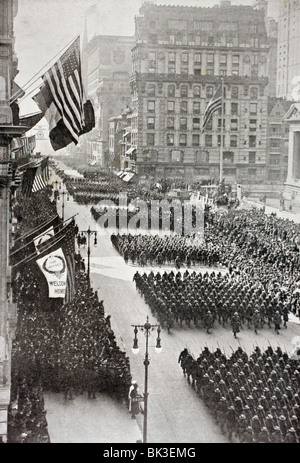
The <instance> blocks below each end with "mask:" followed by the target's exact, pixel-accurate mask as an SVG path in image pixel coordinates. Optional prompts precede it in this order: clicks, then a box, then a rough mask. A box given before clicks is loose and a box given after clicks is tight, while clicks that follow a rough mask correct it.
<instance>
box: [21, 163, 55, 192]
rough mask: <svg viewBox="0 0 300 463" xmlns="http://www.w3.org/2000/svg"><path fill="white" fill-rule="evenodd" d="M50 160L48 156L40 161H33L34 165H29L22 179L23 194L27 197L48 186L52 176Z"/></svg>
mask: <svg viewBox="0 0 300 463" xmlns="http://www.w3.org/2000/svg"><path fill="white" fill-rule="evenodd" d="M48 160H49V158H48V157H46V158H44V159H42V160H41V161H39V163H36V162H35V161H33V163H32V165H31V166H29V167H27V169H26V171H25V173H24V175H23V181H22V194H23V195H24V196H25V197H27V198H29V197H30V196H31V194H32V193H36V192H37V191H39V190H41V189H42V188H45V187H46V186H47V182H48V180H49V178H50V171H49V164H48Z"/></svg>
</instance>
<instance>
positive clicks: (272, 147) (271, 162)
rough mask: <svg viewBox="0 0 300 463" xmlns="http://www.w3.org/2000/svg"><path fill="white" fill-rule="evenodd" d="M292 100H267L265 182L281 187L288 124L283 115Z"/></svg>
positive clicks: (287, 141)
mask: <svg viewBox="0 0 300 463" xmlns="http://www.w3.org/2000/svg"><path fill="white" fill-rule="evenodd" d="M291 104H292V102H291V101H287V100H285V99H283V98H269V100H268V130H267V178H266V180H267V182H266V183H271V184H273V185H276V184H277V186H278V188H279V189H282V188H283V185H284V182H285V181H286V177H287V170H288V144H289V124H288V123H287V122H285V121H284V116H285V115H286V113H287V111H288V110H289V108H290V106H291Z"/></svg>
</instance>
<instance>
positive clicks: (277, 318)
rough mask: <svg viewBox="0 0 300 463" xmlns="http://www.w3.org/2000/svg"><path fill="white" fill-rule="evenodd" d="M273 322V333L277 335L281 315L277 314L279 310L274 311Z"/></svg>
mask: <svg viewBox="0 0 300 463" xmlns="http://www.w3.org/2000/svg"><path fill="white" fill-rule="evenodd" d="M273 321H274V324H275V331H276V333H277V334H279V330H280V325H281V315H280V313H279V310H276V312H275V315H274V319H273Z"/></svg>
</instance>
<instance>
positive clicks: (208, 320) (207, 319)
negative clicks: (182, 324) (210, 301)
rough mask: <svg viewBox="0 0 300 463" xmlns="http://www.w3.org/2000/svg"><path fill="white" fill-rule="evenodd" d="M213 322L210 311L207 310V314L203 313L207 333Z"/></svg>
mask: <svg viewBox="0 0 300 463" xmlns="http://www.w3.org/2000/svg"><path fill="white" fill-rule="evenodd" d="M213 323H214V317H213V315H212V313H211V312H210V310H209V311H208V312H207V314H206V315H205V317H204V326H205V328H206V332H207V334H210V331H209V330H211V329H212V327H213Z"/></svg>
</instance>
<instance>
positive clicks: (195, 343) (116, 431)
mask: <svg viewBox="0 0 300 463" xmlns="http://www.w3.org/2000/svg"><path fill="white" fill-rule="evenodd" d="M89 210H90V207H89V206H78V205H77V204H75V203H73V202H72V201H70V202H67V203H66V205H65V218H67V217H68V216H71V215H73V214H75V213H78V214H79V215H78V216H77V217H76V221H77V224H78V226H79V229H80V230H86V229H87V227H88V226H89V225H90V226H91V229H92V230H96V229H97V224H96V223H95V222H94V220H93V219H92V218H91V215H90V211H89ZM98 231H99V235H98V246H97V247H93V246H92V249H91V282H92V286H93V288H94V289H95V290H98V294H99V298H100V299H103V300H104V307H105V311H106V313H107V314H111V316H112V319H111V322H112V328H113V330H114V332H115V335H116V337H117V341H118V344H119V345H120V347H121V348H123V349H124V350H126V352H127V355H128V356H129V358H130V365H131V372H132V376H133V379H136V380H137V382H138V384H139V390H140V392H141V393H142V392H143V387H144V365H143V360H144V353H145V339H144V337H143V333H139V335H138V338H139V347H140V353H139V354H138V355H134V354H132V351H131V348H132V344H133V337H134V333H133V328H132V327H131V325H132V324H143V323H145V322H146V317H147V316H149V320H150V322H151V323H157V321H156V319H155V318H154V317H153V316H152V315H151V312H150V310H149V308H148V306H147V305H146V304H145V303H144V301H143V299H142V297H141V296H140V295H139V294H138V293H137V291H136V289H135V284H134V283H133V281H132V277H133V274H134V273H135V271H136V270H137V267H135V266H130V265H126V264H125V263H124V261H123V259H122V258H121V257H120V256H119V254H118V253H117V252H116V251H115V250H114V248H113V247H112V245H111V243H110V237H109V235H108V233H107V232H106V231H105V230H100V229H99V230H98ZM85 253H86V250H82V255H83V256H84V257H86V254H85ZM160 270H162V271H163V270H164V267H162V268H161V269H160ZM168 270H170V267H168ZM199 270H200V269H197V271H199ZM144 271H146V272H148V271H150V269H147V268H145V269H144ZM299 333H300V325H299V321H298V320H297V319H295V318H294V319H293V320H291V321H290V322H289V324H288V328H287V329H286V330H281V332H280V335H277V334H276V333H275V332H274V331H273V330H270V329H265V330H262V331H259V333H258V335H255V334H254V332H253V331H251V330H247V329H243V330H242V331H241V333H240V335H239V337H238V339H234V337H233V335H232V332H231V331H230V329H229V328H226V329H224V328H222V327H219V326H218V325H217V327H216V328H215V329H214V330H213V332H212V334H210V335H208V334H206V333H205V332H204V331H203V330H199V329H195V328H190V329H189V328H185V327H183V328H182V329H173V331H172V332H171V334H167V332H166V330H162V333H161V338H162V342H161V345H162V349H163V350H162V352H161V353H160V354H156V352H155V349H154V347H155V342H156V331H153V333H152V334H151V338H150V342H149V346H150V349H149V350H150V366H149V410H148V442H150V443H203V442H205V443H219V442H226V439H225V438H224V436H223V435H222V433H221V432H220V430H219V427H218V426H217V425H216V424H215V422H214V420H213V419H212V418H211V415H210V414H209V412H208V410H207V408H206V407H205V406H204V405H203V403H202V401H201V400H200V399H199V398H198V396H197V395H196V393H195V391H194V390H193V389H192V388H191V386H190V385H189V384H187V381H186V379H185V378H184V377H183V374H182V371H181V368H180V366H179V364H178V363H177V359H178V355H179V353H180V351H181V350H182V349H183V348H184V347H188V348H189V349H190V351H191V353H192V354H193V355H195V356H198V354H199V353H200V351H201V349H202V348H203V347H204V346H208V347H209V348H210V349H212V350H214V349H216V348H217V347H218V346H219V347H220V348H221V349H222V350H223V351H224V352H225V353H226V354H227V355H230V354H231V352H232V350H235V349H236V348H237V347H238V346H239V345H241V347H242V348H244V349H245V350H246V351H248V352H252V350H253V349H254V347H255V346H256V345H257V344H258V345H259V346H261V347H262V348H266V347H267V346H268V345H269V344H271V345H272V346H273V347H274V346H277V345H280V346H281V347H282V348H283V349H284V350H287V351H288V352H291V351H292V349H293V345H292V339H293V338H294V337H295V336H299ZM46 408H47V409H48V422H49V432H50V438H51V440H52V441H53V442H54V441H56V442H67V441H69V442H70V441H72V442H90V441H94V442H118V441H119V442H135V441H136V440H137V439H139V438H140V435H139V433H140V434H141V432H142V425H143V423H142V420H143V416H142V415H139V416H138V417H137V422H136V421H134V420H131V418H130V415H129V414H128V412H127V411H126V410H124V407H120V406H119V405H118V404H115V403H112V401H111V399H110V398H109V397H106V396H101V397H99V398H97V400H96V401H95V402H92V403H91V402H90V401H88V399H85V398H84V397H83V396H80V397H79V398H76V399H75V401H72V404H69V403H67V404H66V403H64V401H63V400H62V398H61V397H60V396H57V397H56V396H55V395H53V394H52V395H51V396H47V397H46ZM80 423H81V425H80ZM95 423H97V424H95ZM137 426H138V429H137ZM101 430H102V432H101ZM103 430H105V432H104V431H103ZM110 438H111V440H106V439H110ZM57 439H58V440H57ZM98 439H100V440H98ZM115 439H117V440H115Z"/></svg>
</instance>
